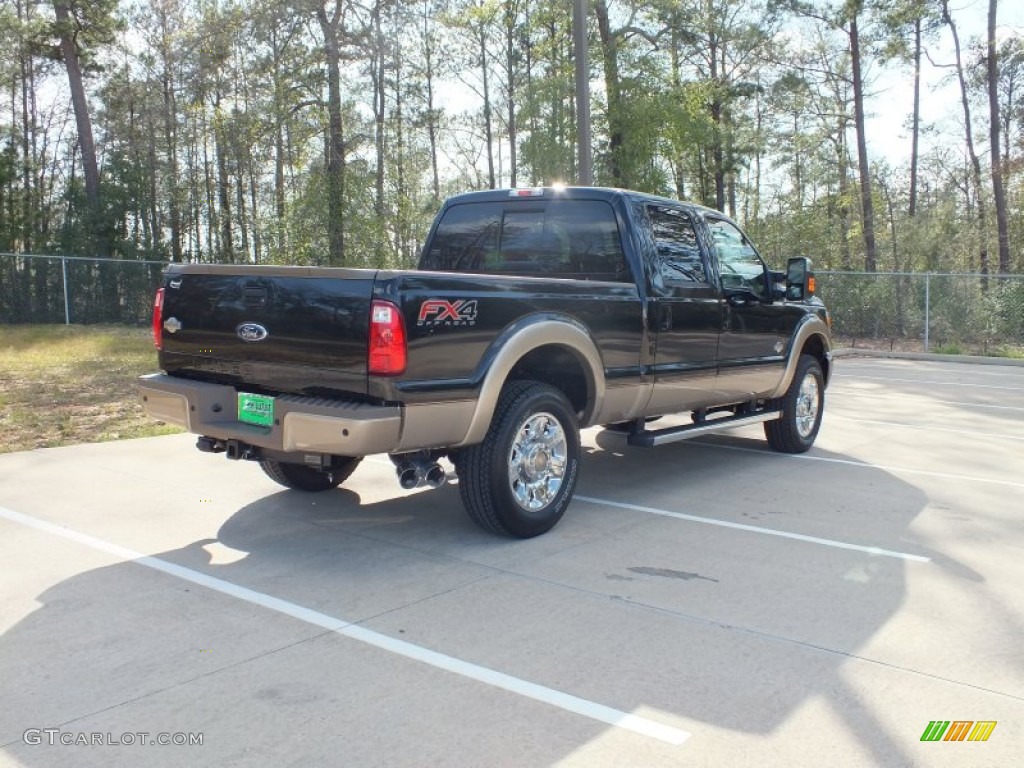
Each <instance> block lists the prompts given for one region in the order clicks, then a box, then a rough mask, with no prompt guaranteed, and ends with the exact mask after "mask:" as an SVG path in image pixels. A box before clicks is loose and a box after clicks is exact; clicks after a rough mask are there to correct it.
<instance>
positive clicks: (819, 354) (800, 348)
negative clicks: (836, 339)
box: [769, 314, 832, 398]
mask: <svg viewBox="0 0 1024 768" xmlns="http://www.w3.org/2000/svg"><path fill="white" fill-rule="evenodd" d="M829 338H830V337H829V332H828V326H827V325H826V324H825V321H824V320H822V319H821V318H820V317H818V316H817V315H814V314H809V315H806V316H805V317H804V319H803V320H802V321H801V323H800V324H799V325H798V326H797V327H796V330H794V331H793V338H792V340H791V341H790V344H789V356H788V358H787V359H786V367H785V369H784V370H783V373H782V379H781V380H780V381H779V384H778V386H777V387H776V388H775V391H774V392H772V393H771V394H770V395H769V398H777V397H782V396H783V395H784V394H785V393H786V390H788V389H789V385H790V383H791V382H792V381H793V376H794V375H795V374H796V368H797V365H799V363H800V356H801V355H805V354H806V355H813V356H814V357H815V359H817V361H818V363H819V364H820V365H821V372H822V375H823V377H824V379H825V386H826V387H827V386H828V382H829V377H830V376H831V373H832V342H831V341H830V340H829Z"/></svg>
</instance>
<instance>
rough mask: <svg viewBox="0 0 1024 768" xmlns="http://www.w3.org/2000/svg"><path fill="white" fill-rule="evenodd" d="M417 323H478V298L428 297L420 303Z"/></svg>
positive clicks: (449, 324)
mask: <svg viewBox="0 0 1024 768" xmlns="http://www.w3.org/2000/svg"><path fill="white" fill-rule="evenodd" d="M416 325H419V326H425V327H435V326H456V325H459V326H467V325H476V299H456V300H455V301H446V300H445V299H427V300H426V301H424V302H423V303H422V304H421V305H420V315H419V319H418V320H417V321H416Z"/></svg>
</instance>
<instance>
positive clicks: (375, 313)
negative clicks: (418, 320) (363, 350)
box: [367, 299, 405, 376]
mask: <svg viewBox="0 0 1024 768" xmlns="http://www.w3.org/2000/svg"><path fill="white" fill-rule="evenodd" d="M367 369H368V371H369V372H370V373H371V374H374V375H377V376H397V375H398V374H400V373H404V372H405V322H404V321H403V320H402V312H401V310H400V309H399V308H398V307H396V306H395V305H394V304H392V303H391V302H390V301H380V300H379V299H377V300H375V301H374V302H373V304H372V305H371V306H370V348H369V359H368V360H367Z"/></svg>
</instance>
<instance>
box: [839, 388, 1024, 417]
mask: <svg viewBox="0 0 1024 768" xmlns="http://www.w3.org/2000/svg"><path fill="white" fill-rule="evenodd" d="M828 391H829V392H835V394H837V395H853V396H854V397H870V398H872V399H875V398H879V397H884V398H887V399H892V398H896V397H899V398H905V397H907V394H905V393H903V392H874V391H868V390H866V389H843V388H842V387H841V386H840V387H838V388H837V387H829V388H828ZM928 402H929V403H937V404H939V405H956V406H960V407H962V408H994V409H996V410H998V411H1024V406H1019V405H988V404H987V403H964V402H960V401H956V400H932V399H931V398H928Z"/></svg>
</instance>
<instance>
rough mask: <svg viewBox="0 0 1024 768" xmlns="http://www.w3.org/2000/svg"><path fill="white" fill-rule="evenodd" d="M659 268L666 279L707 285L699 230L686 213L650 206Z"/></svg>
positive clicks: (652, 231)
mask: <svg viewBox="0 0 1024 768" xmlns="http://www.w3.org/2000/svg"><path fill="white" fill-rule="evenodd" d="M647 215H648V217H649V218H650V221H651V234H652V236H653V237H654V248H655V253H656V254H657V257H658V269H659V271H660V272H661V277H662V279H663V280H670V281H673V282H675V283H678V282H680V281H685V282H692V283H706V282H707V272H706V270H705V269H704V262H703V260H702V259H701V256H700V246H699V245H698V244H697V231H696V230H695V229H694V226H693V221H692V220H691V219H690V216H689V214H688V213H686V211H683V210H680V209H678V208H670V207H668V206H663V205H649V206H647Z"/></svg>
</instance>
